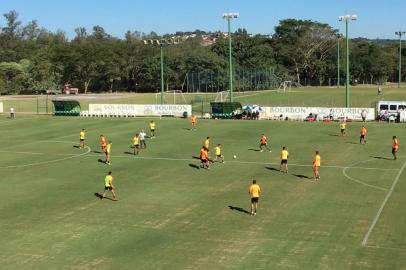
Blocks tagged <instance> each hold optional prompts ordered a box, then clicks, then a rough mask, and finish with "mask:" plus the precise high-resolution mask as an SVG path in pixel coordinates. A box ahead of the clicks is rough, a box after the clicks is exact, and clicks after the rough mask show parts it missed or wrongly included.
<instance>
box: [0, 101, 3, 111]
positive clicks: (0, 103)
mask: <svg viewBox="0 0 406 270" xmlns="http://www.w3.org/2000/svg"><path fill="white" fill-rule="evenodd" d="M2 112H3V102H0V113H2Z"/></svg>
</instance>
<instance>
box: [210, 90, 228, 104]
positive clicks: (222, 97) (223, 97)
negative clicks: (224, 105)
mask: <svg viewBox="0 0 406 270" xmlns="http://www.w3.org/2000/svg"><path fill="white" fill-rule="evenodd" d="M229 95H230V91H221V92H217V95H216V98H215V100H214V101H215V102H225V101H227V99H228V97H229Z"/></svg>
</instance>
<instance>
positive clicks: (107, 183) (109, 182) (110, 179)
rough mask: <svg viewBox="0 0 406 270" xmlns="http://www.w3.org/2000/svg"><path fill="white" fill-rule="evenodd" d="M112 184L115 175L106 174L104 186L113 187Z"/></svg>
mask: <svg viewBox="0 0 406 270" xmlns="http://www.w3.org/2000/svg"><path fill="white" fill-rule="evenodd" d="M112 184H113V176H111V175H106V177H105V178H104V186H105V187H111V185H112Z"/></svg>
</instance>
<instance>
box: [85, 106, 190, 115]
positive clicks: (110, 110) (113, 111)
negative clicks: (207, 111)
mask: <svg viewBox="0 0 406 270" xmlns="http://www.w3.org/2000/svg"><path fill="white" fill-rule="evenodd" d="M184 112H187V113H188V115H191V114H192V106H191V105H176V104H175V105H171V104H164V105H157V104H147V105H139V104H89V114H90V115H131V116H162V115H170V116H176V117H182V116H183V113H184Z"/></svg>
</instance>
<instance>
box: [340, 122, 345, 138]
mask: <svg viewBox="0 0 406 270" xmlns="http://www.w3.org/2000/svg"><path fill="white" fill-rule="evenodd" d="M340 130H341V136H345V135H347V123H346V122H345V121H343V122H341V123H340Z"/></svg>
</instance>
